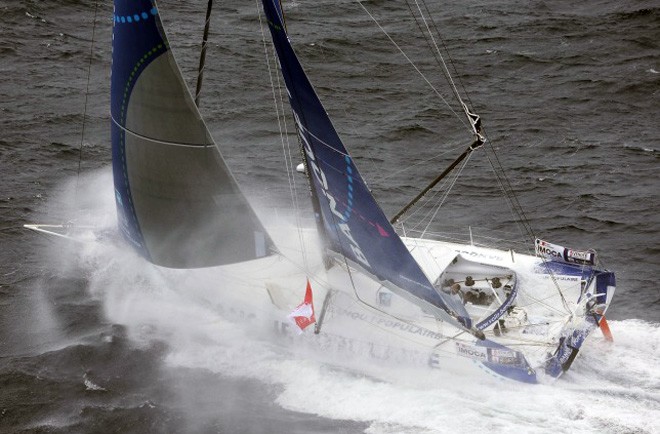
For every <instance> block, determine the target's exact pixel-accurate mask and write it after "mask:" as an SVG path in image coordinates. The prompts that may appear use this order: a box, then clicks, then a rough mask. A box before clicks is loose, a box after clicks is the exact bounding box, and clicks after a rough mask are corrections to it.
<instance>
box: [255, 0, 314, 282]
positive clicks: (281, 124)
mask: <svg viewBox="0 0 660 434" xmlns="http://www.w3.org/2000/svg"><path fill="white" fill-rule="evenodd" d="M255 6H256V8H257V14H258V16H259V28H260V30H261V40H262V43H263V47H264V56H265V58H266V65H267V67H268V77H269V79H270V85H271V90H272V94H273V103H274V105H275V114H276V117H277V126H278V129H279V132H280V141H281V143H282V153H283V154H284V165H285V167H286V172H287V178H288V182H289V191H290V193H291V204H292V205H293V208H294V214H295V217H294V218H295V220H296V227H297V231H298V239H299V242H300V249H301V253H302V257H303V263H304V266H305V269H306V270H308V269H309V264H308V262H307V252H306V249H305V242H304V237H303V234H302V223H301V221H300V207H299V204H298V195H297V188H296V180H295V169H294V168H293V162H292V158H291V145H290V142H289V134H288V132H287V131H288V128H287V125H286V116H285V115H284V101H283V98H282V85H281V83H280V81H279V74H277V73H275V76H276V77H277V88H278V89H279V94H280V95H279V102H278V97H277V93H276V91H275V82H274V80H273V68H271V56H269V54H268V44H267V43H266V36H265V32H264V26H263V20H262V17H261V8H260V7H259V1H258V0H255ZM287 150H288V152H287Z"/></svg>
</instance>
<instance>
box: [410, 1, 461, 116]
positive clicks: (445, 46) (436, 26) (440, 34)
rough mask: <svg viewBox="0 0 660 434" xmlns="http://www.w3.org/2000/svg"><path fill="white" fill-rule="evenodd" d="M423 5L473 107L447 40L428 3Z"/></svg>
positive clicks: (457, 78)
mask: <svg viewBox="0 0 660 434" xmlns="http://www.w3.org/2000/svg"><path fill="white" fill-rule="evenodd" d="M415 1H417V0H415ZM422 4H423V5H424V9H425V10H426V13H427V15H428V16H429V19H430V21H431V23H432V24H433V28H434V29H435V33H436V34H437V35H438V39H440V42H441V43H442V47H443V48H444V49H445V52H446V53H447V58H448V59H449V63H450V64H451V66H452V68H453V69H454V74H455V75H456V80H457V81H458V83H459V84H460V85H461V88H462V89H463V93H464V94H465V97H466V98H467V100H468V102H469V103H470V106H472V100H471V99H470V94H469V93H468V91H467V89H466V88H465V85H464V84H463V81H462V80H461V76H460V74H459V73H458V69H457V68H456V64H455V63H454V59H453V58H452V57H451V52H450V51H449V48H448V47H447V44H446V43H445V40H444V39H443V38H442V33H440V30H439V29H438V25H437V23H436V22H435V19H434V18H433V15H432V14H431V11H430V10H429V7H428V5H427V4H426V1H425V0H422Z"/></svg>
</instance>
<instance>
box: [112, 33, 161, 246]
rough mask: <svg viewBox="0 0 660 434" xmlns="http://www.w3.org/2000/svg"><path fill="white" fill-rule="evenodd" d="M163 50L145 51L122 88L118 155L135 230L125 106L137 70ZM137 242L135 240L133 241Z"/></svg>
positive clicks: (159, 45)
mask: <svg viewBox="0 0 660 434" xmlns="http://www.w3.org/2000/svg"><path fill="white" fill-rule="evenodd" d="M162 48H163V44H158V45H157V46H155V47H154V48H152V49H151V50H149V51H147V52H146V53H145V55H144V56H142V58H140V60H138V61H137V63H136V64H135V66H134V67H133V70H132V71H131V73H130V74H129V76H128V80H127V81H126V86H125V87H124V96H123V98H122V101H121V113H120V116H119V119H120V123H121V126H122V127H123V128H122V130H121V133H120V146H119V150H120V154H121V168H122V172H123V175H124V185H126V187H127V188H126V191H127V192H128V197H127V199H128V203H129V205H130V206H129V208H130V210H131V217H132V218H133V223H134V226H133V227H135V228H137V216H136V215H135V207H134V206H133V197H132V196H133V195H132V194H131V190H130V189H129V188H128V185H129V184H128V172H127V170H126V130H125V129H124V128H125V127H126V106H127V105H128V100H129V90H130V89H131V84H133V81H134V79H135V76H136V75H137V72H138V70H139V69H140V67H141V66H142V65H143V64H144V62H146V61H147V59H149V58H150V57H151V56H153V55H154V54H156V53H157V52H158V51H160V50H161V49H162ZM135 241H137V240H135Z"/></svg>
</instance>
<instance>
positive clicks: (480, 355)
mask: <svg viewBox="0 0 660 434" xmlns="http://www.w3.org/2000/svg"><path fill="white" fill-rule="evenodd" d="M456 351H457V352H458V355H459V356H465V357H469V358H470V359H474V360H479V361H480V362H486V361H488V350H487V349H486V348H481V347H473V346H471V345H465V344H462V343H460V342H456Z"/></svg>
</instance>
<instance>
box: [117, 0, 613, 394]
mask: <svg viewBox="0 0 660 434" xmlns="http://www.w3.org/2000/svg"><path fill="white" fill-rule="evenodd" d="M262 3H263V11H264V14H265V18H266V20H265V21H266V23H267V25H268V28H269V29H270V34H271V37H272V43H273V47H274V49H275V53H276V56H277V60H278V63H279V66H280V73H281V75H282V78H283V81H284V85H285V87H286V93H287V95H288V100H289V103H290V106H291V111H292V116H293V118H294V121H295V125H296V130H297V135H298V138H299V142H300V147H301V153H302V155H303V164H304V167H305V171H304V172H305V173H306V176H307V179H308V181H309V186H310V193H311V194H310V198H311V202H312V209H313V211H314V217H315V229H314V230H313V232H315V235H316V236H318V239H319V240H320V244H321V248H320V252H319V253H320V260H318V261H316V262H314V263H311V262H313V261H311V262H310V263H307V264H306V265H305V266H304V267H303V266H300V267H298V268H297V269H296V270H297V274H296V273H294V274H295V275H296V276H299V277H300V279H301V281H303V280H302V279H304V278H309V279H311V280H312V282H313V285H311V286H308V291H311V289H310V288H312V287H313V293H314V297H315V298H316V300H317V302H318V301H322V303H321V306H316V309H315V310H316V321H317V323H316V326H315V328H314V333H311V332H305V333H304V335H303V336H304V337H303V339H305V340H306V341H307V342H312V343H316V344H318V345H319V346H320V347H322V348H323V349H325V350H328V349H329V348H332V349H333V350H335V351H339V352H357V353H361V354H368V355H370V356H372V357H376V358H379V359H384V360H390V361H394V362H396V361H398V360H403V359H406V360H408V359H415V360H420V361H422V363H424V364H425V365H428V366H430V367H431V368H439V369H446V370H450V371H453V372H459V373H465V374H468V375H472V374H477V375H483V374H486V375H489V376H494V377H498V378H505V379H510V380H516V381H521V382H526V383H537V382H539V381H543V379H545V378H557V377H559V376H560V375H561V374H562V373H563V372H565V371H566V370H568V369H569V368H570V366H571V364H572V363H573V361H574V359H575V357H576V356H577V354H578V352H579V350H580V348H581V346H582V345H583V343H584V341H585V339H586V338H587V336H588V335H589V333H590V332H591V331H593V330H594V329H595V328H597V327H598V326H601V327H602V328H604V327H605V325H606V320H605V313H606V311H607V308H608V306H609V304H610V302H611V300H612V297H613V294H614V290H615V277H614V273H612V272H610V271H607V270H604V269H601V268H599V267H598V266H597V262H596V259H597V258H596V255H595V252H593V251H578V250H574V249H569V248H565V247H563V246H558V245H555V244H551V243H548V242H546V241H543V240H536V246H535V251H536V254H535V255H526V254H520V253H517V252H514V251H513V250H500V249H496V248H491V247H483V246H478V245H474V244H459V243H453V242H446V241H438V240H433V239H426V238H424V239H421V238H412V237H406V236H402V235H400V234H399V232H398V231H397V230H396V229H395V227H394V225H393V224H394V223H396V222H397V220H398V219H399V218H400V217H401V215H402V214H403V213H405V211H406V210H407V208H404V209H403V210H402V212H401V213H399V214H397V215H396V216H395V217H393V218H391V219H390V218H388V217H387V216H386V215H385V213H384V212H383V210H382V209H381V208H380V206H379V205H378V203H377V202H376V200H375V199H374V197H373V195H372V193H371V191H370V189H369V187H368V186H367V183H366V182H365V180H364V178H363V177H362V175H361V174H360V172H359V170H358V167H357V164H356V161H355V160H354V159H353V157H352V156H351V154H350V152H349V151H348V149H347V148H346V147H345V146H344V144H343V142H342V140H341V139H340V137H339V134H338V133H337V131H336V130H335V127H334V126H333V124H332V122H331V120H330V118H329V116H328V114H327V112H326V110H325V108H324V107H323V105H322V103H321V101H320V99H319V97H318V95H317V94H316V92H315V91H314V88H313V86H312V84H311V81H310V80H309V78H308V77H307V74H306V73H305V71H304V70H303V68H302V66H301V64H300V61H299V60H298V57H297V56H296V53H295V52H294V49H293V47H292V45H291V41H290V40H289V37H288V34H287V30H286V25H285V21H284V14H283V10H282V7H281V4H280V2H279V0H262ZM111 105H112V107H111V115H112V123H111V131H112V156H113V177H114V196H115V202H116V208H117V215H118V227H119V230H120V232H121V234H122V235H123V238H124V239H125V240H126V242H127V244H128V245H130V246H132V248H133V249H134V250H135V251H136V252H138V253H139V254H140V255H141V256H142V257H143V258H145V259H146V260H147V261H149V262H151V263H153V264H155V265H156V266H160V267H168V268H181V269H194V268H208V267H218V268H219V269H225V270H226V269H231V270H235V271H236V272H237V273H241V274H244V275H250V274H255V273H256V274H258V275H259V276H260V277H259V278H258V279H257V281H258V283H257V284H253V285H246V286H244V287H241V288H240V289H235V290H233V291H232V293H231V294H227V293H226V292H225V293H220V292H218V293H217V294H214V293H207V294H205V297H206V298H208V299H209V300H210V301H211V303H212V305H216V306H228V305H229V306H231V309H223V310H224V311H226V312H234V313H235V312H241V313H244V312H257V313H258V314H260V315H263V316H264V317H265V318H264V319H265V320H266V321H265V322H266V323H269V324H273V323H274V324H275V329H276V330H277V333H278V334H290V333H291V332H292V331H293V327H291V326H290V324H289V322H288V321H287V315H288V314H289V312H291V311H292V310H294V309H297V308H296V305H298V303H299V301H300V299H301V298H302V295H303V294H302V292H300V293H298V292H293V291H292V290H291V288H287V283H282V282H284V281H289V282H290V281H291V278H292V274H291V273H290V272H284V271H282V265H283V264H284V263H288V262H287V261H286V260H283V258H285V257H286V255H285V254H284V253H282V252H281V251H280V250H279V249H278V248H277V246H276V243H274V242H273V237H271V235H269V233H268V231H267V229H266V228H265V226H264V225H263V224H262V222H261V221H260V220H259V218H258V217H257V214H256V213H255V211H254V210H253V208H252V207H251V206H250V203H249V202H248V200H247V199H246V197H245V196H244V195H243V193H242V192H241V190H240V188H239V185H238V183H237V182H236V180H235V179H234V177H233V175H232V173H231V170H230V169H229V167H228V165H227V163H226V161H225V160H224V159H223V157H222V155H221V154H220V151H219V147H218V146H217V145H216V143H215V142H214V141H213V139H212V137H211V134H210V133H209V130H208V128H207V127H206V125H205V123H204V120H203V119H202V116H201V114H200V112H199V110H198V108H197V105H196V104H195V98H194V97H193V95H192V94H191V92H190V91H189V90H188V88H187V86H186V84H185V81H184V80H183V78H182V75H181V72H180V69H179V67H178V65H177V62H176V59H175V57H174V54H173V53H172V50H171V48H170V45H169V42H168V40H167V37H166V32H165V29H164V26H163V23H162V21H161V19H160V12H159V9H158V8H157V7H156V4H155V2H153V1H150V0H130V1H128V0H115V9H114V28H113V62H112V84H111ZM462 107H463V109H464V112H465V116H467V119H468V121H469V124H470V126H471V130H472V133H473V137H472V138H471V142H470V144H469V146H468V148H467V150H466V151H465V152H464V155H462V157H464V156H465V155H468V154H469V153H471V152H474V151H476V150H478V149H479V148H480V147H482V145H483V144H484V142H485V141H486V139H485V138H484V135H483V131H482V127H481V120H480V118H479V117H478V116H477V115H475V114H474V113H473V112H472V111H471V110H470V109H469V108H468V107H467V105H466V104H464V103H463V104H462ZM459 158H461V157H459ZM457 161H460V160H457ZM457 164H458V162H455V164H453V167H455V166H456V165H457ZM453 167H450V168H448V169H447V170H446V171H445V172H449V171H451V170H452V169H453ZM432 187H433V185H430V186H429V187H428V188H427V189H425V190H424V191H423V192H422V193H420V196H421V195H423V193H424V192H425V191H426V190H428V189H430V188H432ZM285 259H286V258H285ZM300 286H301V289H302V288H303V287H304V286H303V285H302V283H301V285H300ZM211 299H212V300H211ZM305 300H306V303H307V304H311V303H312V301H311V294H308V293H305ZM299 307H300V306H299ZM297 310H300V309H297ZM310 311H311V312H312V314H313V313H314V308H313V307H311V310H310Z"/></svg>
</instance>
